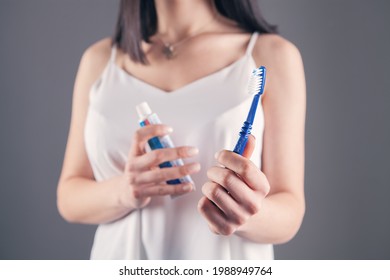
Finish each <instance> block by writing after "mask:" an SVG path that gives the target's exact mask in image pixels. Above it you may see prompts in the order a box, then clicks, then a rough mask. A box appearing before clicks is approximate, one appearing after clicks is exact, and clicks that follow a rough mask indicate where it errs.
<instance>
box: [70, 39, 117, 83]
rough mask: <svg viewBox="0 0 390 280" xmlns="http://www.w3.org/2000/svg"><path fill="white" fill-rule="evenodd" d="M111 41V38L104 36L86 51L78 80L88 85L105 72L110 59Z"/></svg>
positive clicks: (82, 58) (81, 62)
mask: <svg viewBox="0 0 390 280" xmlns="http://www.w3.org/2000/svg"><path fill="white" fill-rule="evenodd" d="M111 42H112V40H111V38H104V39H102V40H100V41H98V42H96V43H94V44H92V45H91V46H89V47H88V48H87V49H86V50H85V51H84V53H83V55H82V57H81V61H80V65H79V71H78V80H81V81H82V82H83V83H85V84H86V85H87V86H88V87H89V86H90V85H92V84H93V83H94V82H95V81H96V80H97V79H98V78H99V77H100V76H101V74H102V73H103V71H104V68H105V67H106V65H107V63H108V61H109V59H110V54H111Z"/></svg>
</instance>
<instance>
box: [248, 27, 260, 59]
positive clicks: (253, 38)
mask: <svg viewBox="0 0 390 280" xmlns="http://www.w3.org/2000/svg"><path fill="white" fill-rule="evenodd" d="M258 35H259V33H257V32H253V33H252V36H251V38H250V40H249V43H248V47H247V48H246V54H247V55H251V54H252V51H253V48H254V47H255V44H256V40H257V37H258Z"/></svg>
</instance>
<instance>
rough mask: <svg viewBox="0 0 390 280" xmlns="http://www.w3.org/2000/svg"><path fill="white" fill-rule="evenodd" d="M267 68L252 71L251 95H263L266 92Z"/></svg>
mask: <svg viewBox="0 0 390 280" xmlns="http://www.w3.org/2000/svg"><path fill="white" fill-rule="evenodd" d="M264 79H265V67H264V66H261V67H259V68H256V69H254V70H253V71H252V76H251V78H250V80H249V85H248V91H249V93H250V94H251V95H253V94H258V93H260V94H262V93H263V91H264V82H265V81H264Z"/></svg>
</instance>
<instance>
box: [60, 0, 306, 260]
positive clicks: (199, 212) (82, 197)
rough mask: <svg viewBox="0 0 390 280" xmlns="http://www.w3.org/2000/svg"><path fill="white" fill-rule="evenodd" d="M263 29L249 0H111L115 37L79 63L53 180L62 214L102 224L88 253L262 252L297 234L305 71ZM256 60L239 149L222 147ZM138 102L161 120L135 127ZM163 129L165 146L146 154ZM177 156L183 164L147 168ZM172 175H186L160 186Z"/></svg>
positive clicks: (285, 45)
mask: <svg viewBox="0 0 390 280" xmlns="http://www.w3.org/2000/svg"><path fill="white" fill-rule="evenodd" d="M273 31H274V29H273V27H272V26H270V25H268V24H267V23H266V22H265V20H264V19H263V18H262V17H261V15H260V13H259V11H258V7H257V2H256V1H250V0H247V1H241V0H237V1H220V0H215V1H212V0H196V1H180V0H159V1H152V0H151V1H141V0H140V1H135V0H122V1H121V6H120V13H119V18H118V24H117V29H116V33H115V36H114V38H113V39H112V40H111V39H104V40H102V41H100V42H97V43H96V44H94V45H92V46H91V47H90V48H88V49H87V50H86V52H85V53H84V55H83V57H82V59H81V63H80V67H79V71H78V74H77V78H76V82H75V87H74V98H73V111H72V119H71V126H70V132H69V138H68V144H67V148H66V152H65V160H64V165H63V170H62V174H61V177H60V180H59V185H58V208H59V211H60V213H61V215H62V216H63V217H64V218H65V219H66V220H68V221H70V222H77V223H90V224H100V225H99V227H98V230H97V232H96V235H95V240H94V246H93V249H92V254H91V257H92V258H98V259H143V258H148V259H237V258H238V259H272V258H273V249H272V244H277V243H283V242H287V241H288V240H290V239H291V238H292V237H293V236H294V235H295V234H296V232H297V231H298V229H299V227H300V225H301V221H302V218H303V215H304V208H305V207H304V205H305V203H304V193H303V184H304V182H303V181H304V180H303V177H304V176H303V173H304V119H305V82H304V73H303V66H302V61H301V57H300V54H299V51H298V50H297V49H296V48H295V46H293V45H292V44H291V43H289V42H288V41H287V40H285V39H283V38H282V37H280V36H278V35H276V34H273V33H274V32H273ZM259 65H264V66H266V67H267V69H268V75H267V83H266V89H265V93H264V94H263V96H262V102H261V103H262V104H260V105H259V108H258V113H257V117H256V120H255V124H254V128H253V130H252V135H253V136H254V137H251V138H250V139H249V142H248V145H247V147H246V151H245V153H244V155H245V156H244V157H242V156H239V155H237V154H234V153H233V152H231V151H229V150H231V149H232V148H233V147H234V143H235V140H236V139H237V135H238V132H239V129H240V127H241V125H242V123H243V121H244V120H245V117H246V114H247V112H248V110H249V105H250V103H251V100H252V96H250V95H249V94H248V93H247V90H246V83H247V81H248V77H249V74H250V72H251V70H252V69H253V68H255V67H257V66H259ZM143 101H146V102H148V103H149V105H150V107H151V108H152V109H153V110H154V111H155V112H157V113H158V115H159V116H160V118H161V119H162V120H163V121H164V123H165V124H167V125H169V126H171V127H169V126H167V125H150V126H146V127H143V128H139V125H138V121H139V120H138V117H137V114H136V110H135V107H136V105H138V104H139V103H141V102H143ZM172 128H173V129H174V131H173V132H172ZM166 134H171V137H172V138H173V139H174V142H175V143H176V144H177V145H178V147H177V148H172V149H160V150H154V151H151V152H146V151H145V144H146V143H147V140H148V139H150V138H152V137H154V136H163V135H166ZM216 152H218V153H217V154H216V155H215V159H214V154H215V153H216ZM178 158H184V159H185V161H186V164H185V165H184V166H182V167H172V168H163V169H160V168H157V167H158V165H159V164H160V163H162V162H166V161H169V160H174V159H178ZM201 168H202V170H201ZM184 175H190V176H191V177H192V178H193V180H194V182H195V183H194V185H192V184H178V185H168V184H166V183H165V181H167V180H169V179H174V178H180V177H183V176H184ZM170 195H174V196H175V197H176V198H174V199H171V196H170Z"/></svg>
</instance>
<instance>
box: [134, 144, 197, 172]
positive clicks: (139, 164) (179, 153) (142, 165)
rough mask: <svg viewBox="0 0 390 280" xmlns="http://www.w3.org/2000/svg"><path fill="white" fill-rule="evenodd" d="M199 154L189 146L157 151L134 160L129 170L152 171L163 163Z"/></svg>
mask: <svg viewBox="0 0 390 280" xmlns="http://www.w3.org/2000/svg"><path fill="white" fill-rule="evenodd" d="M198 153H199V150H198V149H197V148H195V147H189V146H185V147H177V148H166V149H157V150H153V151H151V152H149V153H146V154H143V155H141V156H138V157H135V158H133V159H132V160H131V162H129V163H128V170H129V171H141V170H147V169H150V167H154V166H158V165H159V164H161V163H163V162H167V161H172V160H177V159H181V158H188V157H192V156H195V155H197V154H198Z"/></svg>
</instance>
